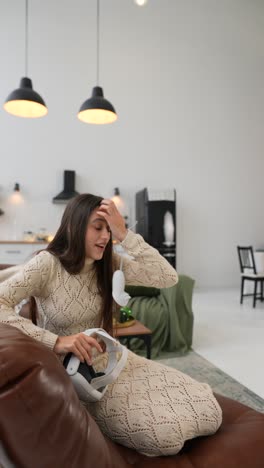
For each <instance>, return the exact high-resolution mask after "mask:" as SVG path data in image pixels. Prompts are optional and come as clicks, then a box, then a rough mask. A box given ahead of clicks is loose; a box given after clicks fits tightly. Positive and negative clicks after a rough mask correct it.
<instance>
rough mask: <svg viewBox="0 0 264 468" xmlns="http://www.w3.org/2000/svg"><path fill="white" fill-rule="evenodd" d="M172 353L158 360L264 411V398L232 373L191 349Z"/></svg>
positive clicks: (219, 391)
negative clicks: (182, 354) (184, 353)
mask: <svg viewBox="0 0 264 468" xmlns="http://www.w3.org/2000/svg"><path fill="white" fill-rule="evenodd" d="M171 355H172V353H170V355H169V353H166V354H164V355H160V356H159V357H158V358H157V359H155V360H156V361H158V362H160V363H162V364H165V365H166V366H169V367H174V368H175V369H178V370H179V371H181V372H184V373H185V374H188V375H190V376H191V377H193V378H194V379H196V380H198V381H200V382H206V383H208V384H209V385H210V386H211V387H212V389H213V391H214V392H216V393H219V394H221V395H224V396H226V397H229V398H233V399H234V400H237V401H240V402H241V403H244V404H245V405H247V406H250V407H251V408H254V409H255V410H257V411H261V412H262V413H264V400H263V399H262V398H261V397H260V396H258V395H256V394H255V393H254V392H252V391H251V390H249V389H248V388H247V387H245V386H244V385H242V384H240V383H239V382H238V381H237V380H235V379H233V378H232V377H230V375H228V374H226V373H225V372H223V371H222V370H221V369H219V368H218V367H215V366H214V365H213V364H212V363H210V362H209V361H207V360H206V359H205V358H203V357H202V356H200V355H199V354H198V353H196V352H194V351H190V352H189V353H188V354H186V355H185V356H180V357H171Z"/></svg>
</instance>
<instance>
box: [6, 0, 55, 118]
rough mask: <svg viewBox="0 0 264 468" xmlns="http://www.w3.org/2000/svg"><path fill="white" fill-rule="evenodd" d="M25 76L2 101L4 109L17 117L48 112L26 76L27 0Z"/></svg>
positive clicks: (26, 7)
mask: <svg viewBox="0 0 264 468" xmlns="http://www.w3.org/2000/svg"><path fill="white" fill-rule="evenodd" d="M25 3H26V5H25V77H24V78H21V80H20V86H19V88H17V89H15V90H14V91H12V93H10V94H9V96H8V97H7V99H6V101H5V103H4V109H5V110H6V111H7V112H9V113H10V114H13V115H15V116H17V117H28V118H36V117H43V116H44V115H46V114H47V113H48V109H47V107H46V104H45V102H44V101H43V99H42V97H41V96H40V95H39V94H38V93H36V91H34V89H33V87H32V81H31V79H30V78H28V77H27V68H28V0H25Z"/></svg>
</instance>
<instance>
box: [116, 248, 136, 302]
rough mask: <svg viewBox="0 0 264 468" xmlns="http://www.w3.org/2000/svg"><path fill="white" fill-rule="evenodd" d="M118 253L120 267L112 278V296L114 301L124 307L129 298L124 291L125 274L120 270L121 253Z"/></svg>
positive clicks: (121, 262) (121, 263)
mask: <svg viewBox="0 0 264 468" xmlns="http://www.w3.org/2000/svg"><path fill="white" fill-rule="evenodd" d="M119 255H120V257H121V258H120V269H119V270H116V271H115V272H114V274H113V278H112V296H113V299H114V300H115V302H116V303H117V304H118V305H120V306H121V307H125V306H126V305H127V303H128V301H129V299H131V297H130V296H129V294H128V293H127V292H126V291H125V275H124V273H123V271H122V266H123V255H124V254H122V255H121V254H119Z"/></svg>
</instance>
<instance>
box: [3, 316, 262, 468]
mask: <svg viewBox="0 0 264 468" xmlns="http://www.w3.org/2000/svg"><path fill="white" fill-rule="evenodd" d="M217 399H218V401H219V403H220V405H221V407H222V409H223V424H222V426H221V428H220V430H219V431H218V432H217V433H216V434H215V435H213V436H210V437H201V438H196V439H193V440H190V441H188V442H187V443H186V444H185V446H184V448H183V450H182V451H181V452H180V453H179V454H177V455H175V456H171V457H164V458H162V457H157V458H148V457H145V456H143V455H140V454H138V453H137V452H135V451H133V450H130V449H127V448H125V447H121V446H120V445H117V444H115V443H113V442H111V441H110V440H108V439H107V438H105V437H104V436H103V434H102V433H101V431H100V429H99V428H98V426H97V424H96V423H95V422H94V420H93V419H92V417H91V416H90V415H89V414H88V412H87V411H86V409H85V408H84V407H83V406H82V404H81V403H80V402H79V400H78V397H77V395H76V393H75V390H74V388H73V386H72V383H71V381H70V379H69V377H68V375H67V374H66V372H65V370H64V369H63V367H62V366H61V364H60V362H59V360H58V359H57V357H56V355H55V354H54V353H53V352H52V351H50V350H49V349H47V348H46V347H45V346H44V345H43V344H41V343H39V342H37V341H36V340H34V339H32V338H30V337H28V336H27V335H25V334H24V333H22V332H21V331H20V330H18V329H16V328H14V327H11V326H10V325H5V324H0V440H1V441H2V444H3V446H4V448H5V451H6V453H7V455H8V456H9V458H10V460H12V462H13V463H14V465H15V466H16V467H18V468H94V467H97V468H121V467H122V468H128V467H131V466H133V467H135V468H143V467H144V468H147V467H148V468H159V467H163V468H174V467H175V468H263V467H264V414H261V413H258V412H256V411H254V410H252V409H250V408H248V407H246V406H244V405H242V404H240V403H238V402H235V401H232V400H230V399H228V398H224V397H221V396H217ZM2 462H3V460H2ZM0 466H1V463H0ZM3 466H5V465H3Z"/></svg>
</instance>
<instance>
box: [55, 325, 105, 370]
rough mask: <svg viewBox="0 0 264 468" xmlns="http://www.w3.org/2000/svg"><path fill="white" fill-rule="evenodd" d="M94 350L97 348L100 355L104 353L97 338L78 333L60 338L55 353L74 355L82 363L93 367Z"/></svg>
mask: <svg viewBox="0 0 264 468" xmlns="http://www.w3.org/2000/svg"><path fill="white" fill-rule="evenodd" d="M92 348H96V349H97V351H99V353H102V352H103V350H102V347H101V346H100V345H99V343H98V341H97V340H96V339H95V338H93V337H92V336H87V335H85V334H84V333H77V334H76V335H69V336H59V337H58V339H57V341H56V343H55V346H54V351H55V353H57V354H67V353H73V354H74V355H75V356H76V357H77V358H78V359H80V361H81V362H84V361H86V362H87V364H89V365H91V364H92Z"/></svg>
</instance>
